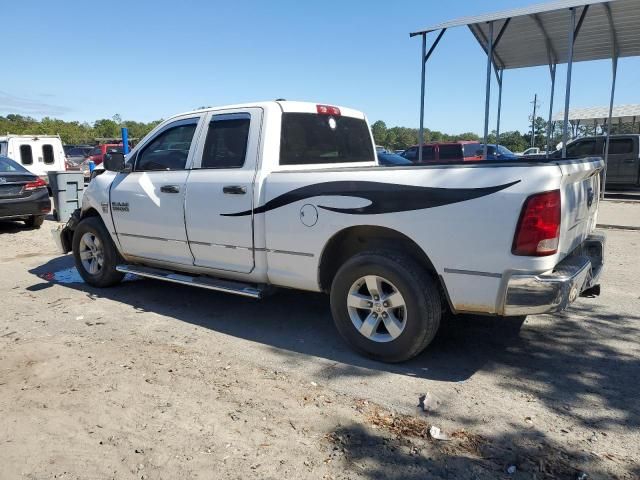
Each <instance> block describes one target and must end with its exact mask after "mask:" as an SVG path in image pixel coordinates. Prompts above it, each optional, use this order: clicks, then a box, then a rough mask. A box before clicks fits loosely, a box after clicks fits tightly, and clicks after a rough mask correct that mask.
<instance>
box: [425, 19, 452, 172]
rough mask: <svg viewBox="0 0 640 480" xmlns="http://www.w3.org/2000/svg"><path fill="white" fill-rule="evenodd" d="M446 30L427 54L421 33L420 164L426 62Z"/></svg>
mask: <svg viewBox="0 0 640 480" xmlns="http://www.w3.org/2000/svg"><path fill="white" fill-rule="evenodd" d="M446 30H447V29H446V28H443V29H442V30H440V33H439V34H438V36H437V37H436V39H435V41H434V42H433V45H431V48H430V49H429V52H427V33H428V32H424V33H422V53H421V54H420V58H421V59H422V74H421V76H420V131H419V133H418V162H419V163H422V145H423V144H424V90H425V76H426V68H427V60H429V57H431V54H432V53H433V51H434V50H435V48H436V46H437V45H438V43H440V39H441V38H442V35H444V32H445V31H446Z"/></svg>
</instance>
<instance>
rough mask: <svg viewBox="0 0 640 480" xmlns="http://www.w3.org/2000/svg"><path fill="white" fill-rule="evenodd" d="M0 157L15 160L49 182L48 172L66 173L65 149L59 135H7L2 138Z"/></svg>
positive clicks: (0, 138)
mask: <svg viewBox="0 0 640 480" xmlns="http://www.w3.org/2000/svg"><path fill="white" fill-rule="evenodd" d="M0 155H2V156H5V157H9V158H10V159H12V160H15V161H16V162H18V163H19V164H21V165H22V166H24V167H25V168H26V169H27V170H29V171H30V172H32V173H35V174H36V175H38V176H40V177H42V178H43V179H44V180H46V181H48V180H47V172H50V171H64V170H66V168H65V161H64V149H63V148H62V141H61V140H60V137H59V136H58V135H7V136H4V137H0Z"/></svg>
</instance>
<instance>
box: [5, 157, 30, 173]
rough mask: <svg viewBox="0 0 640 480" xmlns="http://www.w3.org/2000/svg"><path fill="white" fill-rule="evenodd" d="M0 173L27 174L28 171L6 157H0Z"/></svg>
mask: <svg viewBox="0 0 640 480" xmlns="http://www.w3.org/2000/svg"><path fill="white" fill-rule="evenodd" d="M0 172H20V173H29V170H27V169H26V168H24V167H23V166H22V165H20V164H18V163H16V162H14V161H13V160H11V159H10V158H8V157H0Z"/></svg>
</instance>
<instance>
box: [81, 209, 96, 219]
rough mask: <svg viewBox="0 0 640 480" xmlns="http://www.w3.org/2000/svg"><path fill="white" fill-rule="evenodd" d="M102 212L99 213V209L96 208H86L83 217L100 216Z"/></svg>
mask: <svg viewBox="0 0 640 480" xmlns="http://www.w3.org/2000/svg"><path fill="white" fill-rule="evenodd" d="M99 216H100V214H99V213H98V211H97V210H96V209H95V208H89V209H87V210H85V211H84V212H82V215H81V218H86V217H99Z"/></svg>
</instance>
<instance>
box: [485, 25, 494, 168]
mask: <svg viewBox="0 0 640 480" xmlns="http://www.w3.org/2000/svg"><path fill="white" fill-rule="evenodd" d="M488 23H489V44H488V48H487V87H486V93H485V100H484V158H485V159H486V158H487V153H488V150H489V146H488V145H487V142H488V140H489V103H490V99H491V66H492V64H493V22H488Z"/></svg>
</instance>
